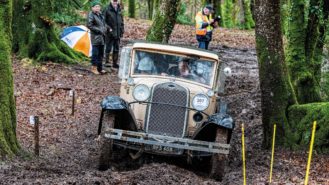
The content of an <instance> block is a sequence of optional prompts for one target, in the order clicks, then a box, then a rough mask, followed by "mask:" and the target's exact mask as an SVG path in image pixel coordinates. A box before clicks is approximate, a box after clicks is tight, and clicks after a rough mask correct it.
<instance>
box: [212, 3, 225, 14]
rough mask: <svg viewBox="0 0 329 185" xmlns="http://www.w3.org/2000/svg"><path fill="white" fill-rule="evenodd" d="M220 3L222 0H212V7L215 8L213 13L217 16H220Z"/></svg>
mask: <svg viewBox="0 0 329 185" xmlns="http://www.w3.org/2000/svg"><path fill="white" fill-rule="evenodd" d="M221 4H222V0H215V1H214V9H215V14H216V15H217V16H218V15H220V16H221V17H223V16H222V11H221Z"/></svg>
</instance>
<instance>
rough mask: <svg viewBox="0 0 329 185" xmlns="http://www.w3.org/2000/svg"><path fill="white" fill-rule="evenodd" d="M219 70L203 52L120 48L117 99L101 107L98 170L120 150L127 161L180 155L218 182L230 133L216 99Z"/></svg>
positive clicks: (221, 77)
mask: <svg viewBox="0 0 329 185" xmlns="http://www.w3.org/2000/svg"><path fill="white" fill-rule="evenodd" d="M223 66H224V65H223V64H222V63H221V61H220V60H219V57H218V55H217V54H215V53H213V52H209V51H206V50H200V49H194V48H186V47H178V46H172V45H163V44H154V43H143V42H136V43H133V44H131V45H128V46H127V47H124V48H123V49H122V53H121V59H120V69H119V78H120V81H121V88H120V96H108V97H106V98H104V100H103V101H102V103H101V106H102V112H101V118H100V122H99V127H98V135H99V136H100V138H101V140H102V143H103V145H102V147H101V150H102V151H101V155H100V166H99V167H100V169H102V170H106V169H107V168H108V167H109V166H110V165H111V162H113V161H116V160H117V159H114V158H115V156H114V153H115V151H118V150H126V151H128V152H129V154H130V156H131V157H132V158H133V159H137V158H139V157H140V156H142V154H143V153H152V154H158V155H179V156H186V159H187V161H188V163H191V164H192V165H198V164H200V161H202V162H201V163H202V164H203V165H204V164H207V166H208V167H209V168H207V170H209V171H208V173H209V175H210V177H212V178H215V179H218V180H220V179H221V178H222V177H223V175H224V173H225V172H224V169H225V164H226V162H227V155H228V153H229V149H230V145H229V141H230V136H231V133H232V130H233V128H234V122H233V119H232V118H231V116H229V115H228V114H226V105H225V104H224V103H221V98H220V97H219V96H218V94H220V92H222V91H223V89H224V81H225V70H224V69H223ZM195 161H198V162H195Z"/></svg>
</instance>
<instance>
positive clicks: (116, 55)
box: [112, 53, 119, 69]
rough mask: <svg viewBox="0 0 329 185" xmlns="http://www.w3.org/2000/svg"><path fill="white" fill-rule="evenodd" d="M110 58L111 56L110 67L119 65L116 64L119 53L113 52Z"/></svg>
mask: <svg viewBox="0 0 329 185" xmlns="http://www.w3.org/2000/svg"><path fill="white" fill-rule="evenodd" d="M112 58H113V60H112V61H113V65H112V67H113V68H116V69H117V68H119V65H118V59H119V53H113V55H112Z"/></svg>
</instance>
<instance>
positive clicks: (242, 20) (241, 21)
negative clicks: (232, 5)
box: [237, 0, 246, 29]
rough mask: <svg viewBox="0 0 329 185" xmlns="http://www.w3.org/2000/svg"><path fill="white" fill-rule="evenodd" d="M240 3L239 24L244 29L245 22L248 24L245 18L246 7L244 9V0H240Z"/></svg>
mask: <svg viewBox="0 0 329 185" xmlns="http://www.w3.org/2000/svg"><path fill="white" fill-rule="evenodd" d="M237 4H238V7H239V9H238V17H237V18H238V26H239V27H240V28H241V29H244V27H245V24H246V18H245V13H244V12H245V9H244V0H238V1H237Z"/></svg>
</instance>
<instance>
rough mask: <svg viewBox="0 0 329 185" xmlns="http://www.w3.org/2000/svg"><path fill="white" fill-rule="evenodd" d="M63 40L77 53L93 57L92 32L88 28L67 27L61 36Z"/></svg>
mask: <svg viewBox="0 0 329 185" xmlns="http://www.w3.org/2000/svg"><path fill="white" fill-rule="evenodd" d="M61 40H62V41H64V42H65V43H66V44H67V45H68V46H69V47H71V48H73V49H75V50H76V51H80V52H82V53H83V54H84V55H86V56H88V57H90V56H91V48H92V47H91V41H90V32H89V29H88V28H87V27H85V26H82V25H80V26H71V27H67V28H65V29H64V30H63V33H62V34H61Z"/></svg>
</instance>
